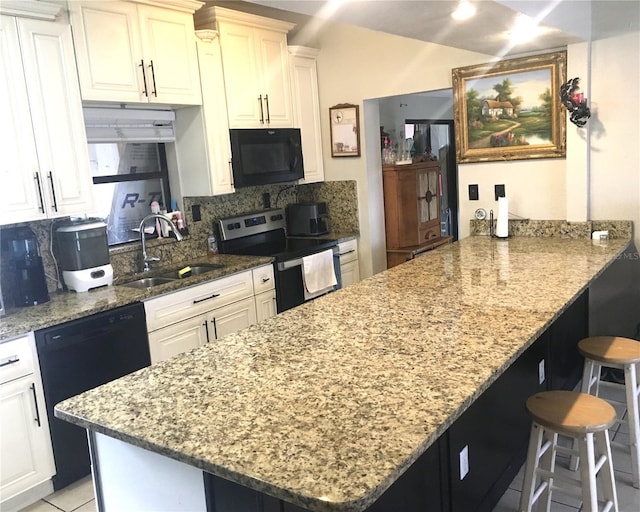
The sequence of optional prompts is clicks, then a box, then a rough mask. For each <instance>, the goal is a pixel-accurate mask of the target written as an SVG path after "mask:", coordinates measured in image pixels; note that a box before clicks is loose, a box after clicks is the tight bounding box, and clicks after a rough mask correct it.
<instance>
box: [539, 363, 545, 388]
mask: <svg viewBox="0 0 640 512" xmlns="http://www.w3.org/2000/svg"><path fill="white" fill-rule="evenodd" d="M544 379H545V374H544V359H542V360H541V361H540V362H539V363H538V383H539V384H542V383H543V382H544Z"/></svg>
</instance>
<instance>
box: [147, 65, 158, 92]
mask: <svg viewBox="0 0 640 512" xmlns="http://www.w3.org/2000/svg"><path fill="white" fill-rule="evenodd" d="M150 62H151V65H150V66H149V67H150V68H151V80H153V91H151V94H153V95H154V96H155V97H156V98H157V97H158V88H157V87H156V72H155V70H154V69H153V61H150Z"/></svg>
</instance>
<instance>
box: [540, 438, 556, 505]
mask: <svg viewBox="0 0 640 512" xmlns="http://www.w3.org/2000/svg"><path fill="white" fill-rule="evenodd" d="M549 434H551V436H550V435H549ZM542 440H543V442H546V441H547V440H549V442H550V443H551V446H550V447H549V448H548V449H547V451H545V452H544V454H543V455H542V457H540V468H542V469H546V470H547V471H548V472H549V473H550V474H553V473H554V471H555V470H556V446H557V444H558V434H556V433H555V432H552V431H550V430H547V429H545V431H544V435H543V436H542ZM547 482H548V485H547V488H546V489H545V490H544V491H543V492H542V493H541V494H540V496H539V497H538V512H544V511H546V512H549V511H550V510H551V486H552V485H553V478H552V477H549V480H548V481H547Z"/></svg>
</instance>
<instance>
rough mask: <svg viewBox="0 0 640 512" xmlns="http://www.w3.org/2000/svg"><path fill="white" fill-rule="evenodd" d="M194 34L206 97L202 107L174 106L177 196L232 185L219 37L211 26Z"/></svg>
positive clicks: (219, 191)
mask: <svg viewBox="0 0 640 512" xmlns="http://www.w3.org/2000/svg"><path fill="white" fill-rule="evenodd" d="M196 35H197V36H198V41H197V48H198V61H199V63H200V85H201V87H202V90H203V91H206V98H207V101H204V102H203V104H202V107H185V108H180V109H177V110H176V124H175V127H176V137H177V138H176V144H175V151H176V157H177V161H178V165H179V173H178V174H179V176H178V178H177V179H178V180H179V182H178V183H176V182H172V183H171V190H175V191H176V192H178V194H179V195H180V196H214V195H219V194H230V193H231V192H233V191H234V188H233V180H232V173H231V146H230V142H229V124H228V121H227V103H226V100H225V93H224V80H223V77H222V57H221V55H220V39H219V38H218V34H217V32H216V31H215V30H198V31H197V32H196Z"/></svg>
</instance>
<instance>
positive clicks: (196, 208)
mask: <svg viewBox="0 0 640 512" xmlns="http://www.w3.org/2000/svg"><path fill="white" fill-rule="evenodd" d="M191 218H192V219H193V222H199V221H201V220H202V215H201V214H200V205H199V204H194V205H193V206H192V207H191Z"/></svg>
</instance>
